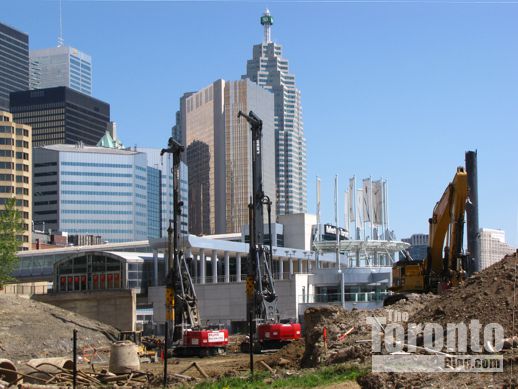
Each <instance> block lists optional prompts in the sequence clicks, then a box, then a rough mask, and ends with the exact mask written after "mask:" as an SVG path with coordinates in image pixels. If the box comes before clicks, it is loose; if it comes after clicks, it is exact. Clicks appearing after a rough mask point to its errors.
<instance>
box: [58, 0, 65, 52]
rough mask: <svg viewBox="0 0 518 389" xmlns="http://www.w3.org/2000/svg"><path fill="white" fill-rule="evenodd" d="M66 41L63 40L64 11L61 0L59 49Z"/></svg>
mask: <svg viewBox="0 0 518 389" xmlns="http://www.w3.org/2000/svg"><path fill="white" fill-rule="evenodd" d="M64 42H65V40H64V39H63V10H62V4H61V0H59V36H58V47H61V46H63V43H64Z"/></svg>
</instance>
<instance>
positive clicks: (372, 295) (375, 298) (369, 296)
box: [297, 292, 389, 304]
mask: <svg viewBox="0 0 518 389" xmlns="http://www.w3.org/2000/svg"><path fill="white" fill-rule="evenodd" d="M388 294H389V292H358V293H344V301H345V302H358V303H362V302H379V301H383V300H384V299H385V296H387V295H388ZM297 302H298V303H303V304H304V303H306V304H312V303H331V304H332V303H340V302H341V299H340V293H322V294H302V295H298V296H297Z"/></svg>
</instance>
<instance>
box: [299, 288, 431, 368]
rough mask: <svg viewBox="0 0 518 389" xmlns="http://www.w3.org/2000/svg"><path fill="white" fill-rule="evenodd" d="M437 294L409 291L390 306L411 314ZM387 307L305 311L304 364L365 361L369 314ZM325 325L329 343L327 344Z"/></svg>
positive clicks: (368, 352)
mask: <svg viewBox="0 0 518 389" xmlns="http://www.w3.org/2000/svg"><path fill="white" fill-rule="evenodd" d="M436 298H437V296H434V295H432V294H425V295H418V294H415V295H410V296H409V298H408V300H401V301H399V302H397V303H396V304H393V305H391V306H390V309H392V310H398V311H401V312H406V313H408V315H409V316H410V315H412V314H414V313H415V312H417V311H419V310H421V309H423V308H424V307H425V306H426V305H427V304H429V302H430V301H432V300H434V299H436ZM386 314H387V312H386V311H385V309H376V310H370V311H367V310H352V311H346V310H345V309H343V308H342V307H339V306H337V305H324V306H319V307H310V308H308V309H306V311H305V312H304V340H305V343H306V349H305V351H304V356H303V358H302V363H301V364H302V366H303V367H315V366H318V365H321V364H333V363H341V362H346V361H351V360H358V361H359V362H364V361H366V359H368V358H370V355H371V344H370V343H369V342H368V340H369V339H370V338H371V326H370V324H367V317H370V316H386ZM324 328H325V329H326V333H327V344H324Z"/></svg>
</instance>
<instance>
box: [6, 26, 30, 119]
mask: <svg viewBox="0 0 518 389" xmlns="http://www.w3.org/2000/svg"><path fill="white" fill-rule="evenodd" d="M27 89H29V36H28V35H27V34H24V33H23V32H20V31H18V30H15V29H14V28H12V27H9V26H7V25H5V24H2V23H0V110H4V111H9V94H10V93H11V92H15V91H20V90H27Z"/></svg>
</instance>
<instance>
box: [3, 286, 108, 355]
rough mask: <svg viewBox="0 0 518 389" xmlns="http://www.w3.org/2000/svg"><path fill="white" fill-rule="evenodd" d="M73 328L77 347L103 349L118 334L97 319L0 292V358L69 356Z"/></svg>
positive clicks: (70, 353)
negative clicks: (75, 331) (75, 332)
mask: <svg viewBox="0 0 518 389" xmlns="http://www.w3.org/2000/svg"><path fill="white" fill-rule="evenodd" d="M74 329H76V330H77V331H78V333H77V339H78V348H79V350H81V349H82V347H84V346H91V347H95V348H97V349H100V348H107V347H109V346H110V344H111V341H113V340H116V339H117V337H118V331H117V330H116V329H115V328H113V327H111V326H109V325H106V324H103V323H101V322H98V321H95V320H91V319H88V318H86V317H84V316H81V315H78V314H75V313H73V312H70V311H66V310H64V309H61V308H58V307H55V306H53V305H49V304H45V303H41V302H38V301H34V300H30V299H29V298H28V297H24V296H15V295H7V294H0V358H7V359H10V360H11V361H13V362H14V361H25V360H28V359H32V358H46V357H70V358H71V357H72V336H73V330H74Z"/></svg>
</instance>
